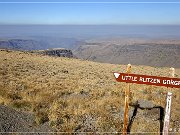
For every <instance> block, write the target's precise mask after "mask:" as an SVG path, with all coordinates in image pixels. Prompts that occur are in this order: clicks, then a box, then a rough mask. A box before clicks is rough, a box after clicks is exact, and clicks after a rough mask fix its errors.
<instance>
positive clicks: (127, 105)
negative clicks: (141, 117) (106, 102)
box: [123, 64, 131, 135]
mask: <svg viewBox="0 0 180 135" xmlns="http://www.w3.org/2000/svg"><path fill="white" fill-rule="evenodd" d="M126 73H127V74H129V73H131V64H128V65H127V69H126ZM129 95H130V84H129V83H127V88H126V90H125V105H124V125H123V135H126V134H127V126H128V110H129Z"/></svg>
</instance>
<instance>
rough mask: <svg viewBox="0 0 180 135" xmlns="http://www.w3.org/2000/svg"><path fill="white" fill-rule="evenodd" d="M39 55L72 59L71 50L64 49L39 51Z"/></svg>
mask: <svg viewBox="0 0 180 135" xmlns="http://www.w3.org/2000/svg"><path fill="white" fill-rule="evenodd" d="M40 53H42V54H45V55H49V56H58V57H68V58H72V57H74V56H73V53H72V51H71V50H68V49H64V48H54V49H47V50H41V51H40Z"/></svg>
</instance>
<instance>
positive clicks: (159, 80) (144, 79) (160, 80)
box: [114, 73, 180, 88]
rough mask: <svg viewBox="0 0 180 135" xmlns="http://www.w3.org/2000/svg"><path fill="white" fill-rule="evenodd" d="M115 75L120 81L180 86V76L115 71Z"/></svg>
mask: <svg viewBox="0 0 180 135" xmlns="http://www.w3.org/2000/svg"><path fill="white" fill-rule="evenodd" d="M114 76H115V78H116V80H117V81H118V82H126V83H137V84H147V85H156V86H166V87H171V88H180V78H168V77H158V76H148V75H138V74H129V73H114Z"/></svg>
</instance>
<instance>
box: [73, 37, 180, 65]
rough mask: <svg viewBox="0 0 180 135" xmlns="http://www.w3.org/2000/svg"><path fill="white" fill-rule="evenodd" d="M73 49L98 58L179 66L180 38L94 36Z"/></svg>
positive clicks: (142, 63) (109, 61)
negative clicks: (107, 37)
mask: <svg viewBox="0 0 180 135" xmlns="http://www.w3.org/2000/svg"><path fill="white" fill-rule="evenodd" d="M73 53H74V54H75V55H76V56H77V57H78V58H81V59H87V60H93V61H97V62H105V63H113V64H128V63H132V64H134V65H148V66H158V67H164V66H166V67H171V66H173V67H177V68H180V41H179V40H172V39H166V40H164V39H163V40H160V39H138V38H113V39H111V38H110V39H94V40H88V41H86V44H83V45H80V46H79V47H78V48H76V49H75V50H74V52H73Z"/></svg>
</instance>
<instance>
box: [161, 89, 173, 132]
mask: <svg viewBox="0 0 180 135" xmlns="http://www.w3.org/2000/svg"><path fill="white" fill-rule="evenodd" d="M171 98H172V93H171V92H168V93H167V99H166V110H165V117H164V127H163V135H168V130H169V121H170V111H171Z"/></svg>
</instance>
